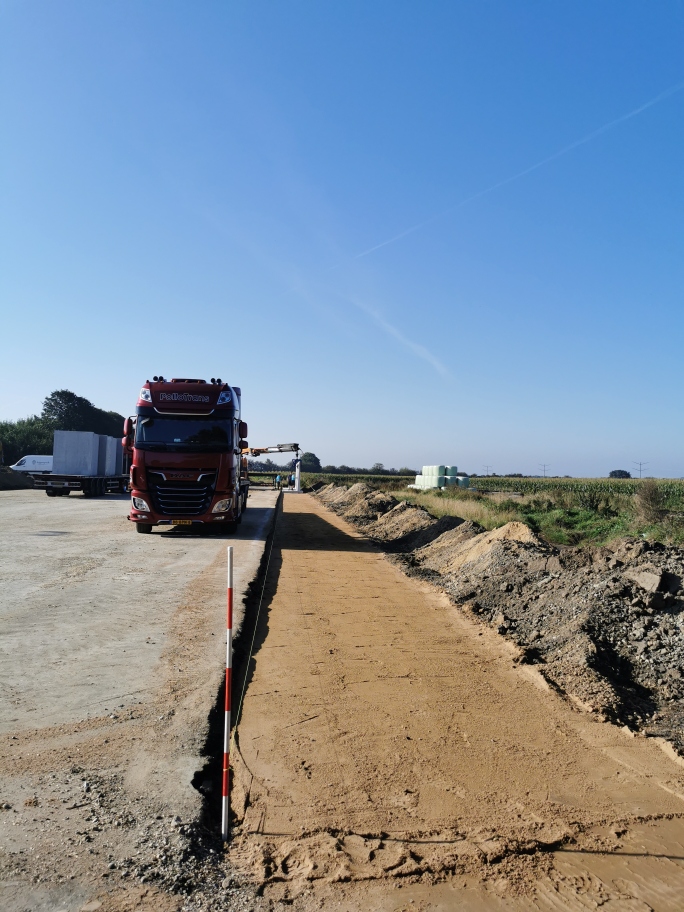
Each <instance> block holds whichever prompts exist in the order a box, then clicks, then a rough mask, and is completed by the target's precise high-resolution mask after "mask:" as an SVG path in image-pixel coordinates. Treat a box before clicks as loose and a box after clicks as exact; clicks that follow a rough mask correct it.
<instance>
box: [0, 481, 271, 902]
mask: <svg viewBox="0 0 684 912" xmlns="http://www.w3.org/2000/svg"><path fill="white" fill-rule="evenodd" d="M275 500H276V493H275V492H271V491H254V492H253V493H252V494H251V496H250V500H249V508H248V510H247V512H246V514H245V517H244V520H243V523H242V525H241V527H240V531H239V532H238V533H237V535H235V536H226V537H214V536H200V535H197V534H191V533H183V532H181V530H173V531H171V530H169V531H166V532H163V533H160V532H159V531H158V530H155V531H154V532H153V534H152V535H146V536H142V535H136V534H135V530H134V529H133V528H132V527H131V524H130V523H129V522H128V521H127V520H126V510H127V505H128V499H127V498H121V497H115V496H108V497H106V498H98V499H86V498H83V497H79V496H74V495H72V496H71V497H69V498H55V499H48V498H46V497H45V494H44V493H42V492H36V491H20V492H3V493H2V494H0V530H1V531H0V539H1V544H2V547H1V548H0V591H1V592H2V600H1V603H0V630H1V632H2V635H1V637H0V685H1V687H2V700H1V701H0V732H1V733H2V735H1V737H0V770H1V772H0V846H1V849H0V908H2V909H3V912H10V910H28V909H31V910H34V909H35V910H38V909H41V910H42V909H45V910H53V909H55V910H69V912H71V910H76V909H80V908H81V906H82V905H83V904H84V903H86V904H87V903H88V902H90V901H92V902H100V903H103V905H102V908H103V909H121V910H123V909H128V908H150V909H155V910H156V909H160V910H164V909H166V908H169V909H171V908H177V907H178V905H179V900H178V897H174V896H173V895H167V894H165V893H161V892H158V891H157V890H156V887H155V883H154V882H153V881H156V880H158V879H159V877H161V874H159V873H157V874H155V875H154V877H153V876H152V874H151V873H149V870H150V866H151V865H152V862H153V861H154V863H155V864H156V865H157V868H159V869H163V867H164V863H165V862H164V859H165V857H166V855H165V853H166V852H167V851H168V854H169V855H172V854H173V852H174V851H175V852H176V857H178V856H179V854H180V855H182V853H183V852H184V851H185V850H186V849H185V847H186V844H187V843H188V838H189V837H188V835H187V833H186V832H185V831H186V825H187V824H188V823H189V822H191V821H192V820H195V819H196V818H197V817H198V816H199V814H200V812H201V808H202V804H203V796H202V794H201V793H200V792H199V791H197V789H196V788H194V787H193V784H192V780H193V777H194V776H195V774H196V773H197V772H198V771H199V770H201V769H202V766H203V764H204V758H203V757H202V752H203V749H204V743H205V739H206V737H207V731H208V722H207V719H208V715H209V712H210V710H211V709H212V707H213V705H214V703H215V700H216V695H217V691H218V687H219V683H220V681H221V680H222V672H223V666H224V657H225V587H226V572H225V566H226V546H227V544H232V545H233V546H234V548H235V567H236V579H235V588H236V598H235V604H236V612H235V614H236V617H235V621H236V628H238V629H239V627H240V625H241V622H242V614H243V606H242V600H243V597H244V595H245V593H246V591H247V589H248V586H249V584H250V582H251V581H252V580H253V579H254V578H255V576H256V574H257V571H258V568H259V565H260V562H261V559H262V555H263V551H264V544H265V539H266V536H267V534H268V531H269V529H270V525H271V523H272V519H273V514H274V509H273V508H274V505H275ZM152 856H153V857H152ZM146 872H147V873H146ZM128 877H130V880H131V881H133V880H135V881H136V886H135V888H129V887H128V886H127V883H128V880H127V878H128ZM115 881H116V882H115ZM146 883H147V885H145V884H146ZM141 884H142V885H141ZM98 897H99V898H98ZM146 897H147V898H146ZM93 908H95V907H93Z"/></svg>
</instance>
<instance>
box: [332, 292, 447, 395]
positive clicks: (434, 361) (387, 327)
mask: <svg viewBox="0 0 684 912" xmlns="http://www.w3.org/2000/svg"><path fill="white" fill-rule="evenodd" d="M348 300H350V301H351V303H352V304H355V305H356V306H357V307H358V308H359V310H362V311H363V312H364V313H365V314H367V315H368V316H369V317H371V319H373V320H375V322H376V323H377V324H378V326H379V327H380V329H382V330H383V332H385V333H386V334H387V335H388V336H391V338H393V339H395V340H396V341H397V342H399V343H400V344H401V345H403V346H405V347H406V348H408V349H409V351H412V352H413V354H414V355H416V356H417V357H418V358H422V359H423V361H427V363H428V364H429V365H430V366H431V367H432V368H434V370H436V371H437V373H438V374H439V375H440V377H442V378H443V379H445V380H447V379H449V378H450V377H451V374H450V373H449V370H448V368H447V367H445V365H444V364H442V362H441V361H440V360H439V358H437V357H436V356H435V355H433V354H432V352H431V351H430V350H429V349H427V348H425V346H424V345H420V344H419V343H418V342H413V341H412V340H411V339H407V338H406V336H405V335H404V334H403V333H402V332H401V330H399V329H397V327H396V326H393V325H392V324H391V323H388V322H387V320H385V318H384V317H383V316H381V315H380V314H379V313H378V312H377V310H375V309H374V308H373V307H370V306H369V305H368V304H364V303H362V302H361V301H359V300H358V299H357V298H349V299H348Z"/></svg>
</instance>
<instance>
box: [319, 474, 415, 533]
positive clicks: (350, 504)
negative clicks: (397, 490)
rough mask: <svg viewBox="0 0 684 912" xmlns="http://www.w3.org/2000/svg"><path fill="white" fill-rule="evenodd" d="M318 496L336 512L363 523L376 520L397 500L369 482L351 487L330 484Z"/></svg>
mask: <svg viewBox="0 0 684 912" xmlns="http://www.w3.org/2000/svg"><path fill="white" fill-rule="evenodd" d="M316 496H317V497H318V498H319V499H320V500H322V501H323V503H324V504H326V506H328V507H330V508H331V509H332V510H334V511H335V513H338V514H339V515H340V516H343V517H344V518H345V519H349V520H351V521H352V522H355V523H359V524H361V525H364V524H367V523H371V522H375V521H376V520H378V519H379V518H380V517H381V516H382V515H383V514H384V513H386V512H387V511H388V510H391V509H392V507H394V506H395V505H396V503H397V502H396V500H395V499H394V497H391V496H390V495H389V494H385V493H384V492H383V491H374V490H373V489H372V488H369V487H368V485H367V484H364V483H363V482H358V483H357V484H354V485H352V486H351V487H350V488H345V487H343V486H341V485H334V484H331V485H328V486H327V487H325V488H322V489H321V490H320V491H318V492H317V494H316Z"/></svg>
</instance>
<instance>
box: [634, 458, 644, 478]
mask: <svg viewBox="0 0 684 912" xmlns="http://www.w3.org/2000/svg"><path fill="white" fill-rule="evenodd" d="M632 462H633V463H634V465H635V466H637V468H638V469H639V478H641V473H642V471H643V468H644V466H647V465H648V463H647V462H637V461H636V459H633V460H632Z"/></svg>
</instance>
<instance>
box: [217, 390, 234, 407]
mask: <svg viewBox="0 0 684 912" xmlns="http://www.w3.org/2000/svg"><path fill="white" fill-rule="evenodd" d="M232 399H233V394H232V393H231V391H230V390H229V389H227V390H222V391H221V392H220V393H219V397H218V401H217V402H216V405H226V404H227V403H228V402H231V401H232Z"/></svg>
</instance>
